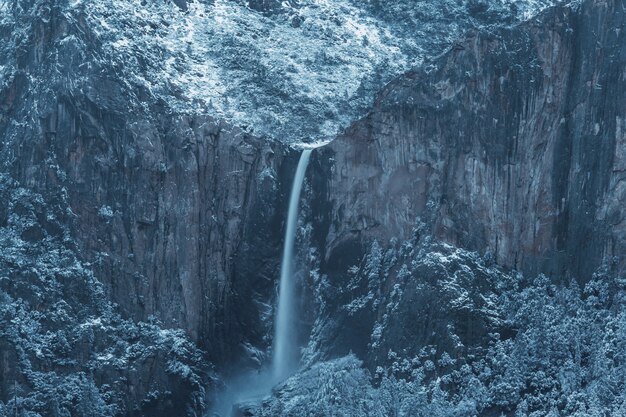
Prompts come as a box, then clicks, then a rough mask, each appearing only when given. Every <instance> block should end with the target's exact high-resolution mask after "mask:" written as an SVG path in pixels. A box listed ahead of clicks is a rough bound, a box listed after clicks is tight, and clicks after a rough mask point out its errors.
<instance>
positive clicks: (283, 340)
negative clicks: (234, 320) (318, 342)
mask: <svg viewBox="0 0 626 417" xmlns="http://www.w3.org/2000/svg"><path fill="white" fill-rule="evenodd" d="M311 151H312V150H311V149H305V150H303V151H302V155H301V156H300V161H299V162H298V168H297V169H296V175H295V177H294V179H293V186H292V188H291V197H290V199H289V212H288V215H287V228H286V230H285V247H284V249H283V259H282V263H281V267H280V288H279V293H278V314H277V315H276V322H275V326H274V357H273V361H272V368H273V369H272V372H273V377H274V379H275V380H281V379H283V378H285V377H286V376H288V375H289V373H290V372H292V371H293V370H295V368H296V367H297V366H298V362H299V361H300V358H299V355H298V345H297V338H296V329H295V294H294V289H295V285H294V284H295V283H294V282H293V249H294V243H295V240H296V228H297V224H298V203H299V202H300V192H301V191H302V183H303V182H304V174H305V172H306V167H307V165H308V164H309V157H310V156H311Z"/></svg>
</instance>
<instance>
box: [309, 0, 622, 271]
mask: <svg viewBox="0 0 626 417" xmlns="http://www.w3.org/2000/svg"><path fill="white" fill-rule="evenodd" d="M624 22H625V17H624V8H623V4H622V3H621V2H620V1H598V2H594V1H589V2H583V3H582V4H580V5H572V6H564V7H555V8H552V9H549V10H547V11H546V12H544V13H543V14H541V15H540V17H538V18H537V19H533V20H531V21H529V22H526V23H523V24H521V25H519V26H515V27H513V28H508V29H501V30H495V31H478V32H473V33H470V34H469V35H468V37H467V38H466V39H464V40H463V41H460V42H458V43H456V44H455V45H454V46H453V47H452V48H451V50H450V51H449V52H447V53H445V54H443V55H442V56H441V57H439V58H437V59H435V60H434V61H432V62H431V63H430V65H427V66H426V67H425V68H424V69H421V70H418V71H414V72H410V73H408V74H407V75H405V76H403V77H400V78H398V79H397V80H395V81H393V82H392V83H390V84H389V85H388V86H387V87H386V88H385V90H384V91H383V92H382V93H381V95H380V96H379V98H378V99H377V101H376V104H375V105H374V108H373V109H372V111H371V112H370V114H369V115H368V116H367V117H366V118H364V119H362V120H361V121H359V122H357V123H355V124H354V125H353V126H352V127H351V128H350V129H348V130H347V131H346V132H345V133H344V134H342V135H340V136H339V137H338V138H337V139H336V140H335V141H333V142H332V143H331V144H330V145H329V146H328V147H327V148H328V149H327V150H325V151H324V152H323V153H322V154H321V155H322V156H320V158H321V159H323V160H324V161H325V164H326V165H327V167H326V171H324V172H321V173H316V175H324V176H325V177H326V178H328V184H327V185H325V187H324V189H323V191H322V193H323V194H324V195H325V197H326V198H327V200H328V201H329V202H330V204H331V206H332V214H331V215H330V218H329V221H330V231H329V233H328V237H327V238H326V239H325V243H324V245H325V248H326V249H325V251H326V260H327V261H328V260H331V263H332V258H333V254H334V253H335V252H337V251H339V252H342V251H346V250H348V248H349V247H354V248H358V247H360V246H361V245H362V243H363V242H364V241H368V240H371V239H374V238H378V239H382V240H383V241H386V240H387V239H389V238H391V237H394V236H395V237H409V236H410V234H411V230H412V229H413V228H414V227H415V225H416V221H421V222H424V223H426V225H427V229H428V232H429V233H432V235H433V236H435V237H436V238H437V239H441V240H442V241H445V242H448V243H451V244H454V245H457V246H459V247H463V248H467V249H470V250H476V251H479V252H481V253H488V254H489V255H490V256H491V257H493V259H494V261H495V262H496V263H497V264H499V265H501V266H504V267H506V268H515V269H518V270H520V271H523V272H526V273H529V274H535V273H538V272H543V273H547V274H549V275H551V276H553V277H555V278H559V277H561V278H562V277H571V276H574V277H576V278H578V279H579V280H581V281H585V280H588V279H589V278H590V277H591V274H592V273H593V271H594V270H595V269H596V268H598V267H599V266H600V265H602V264H607V265H610V266H612V267H615V269H616V270H617V271H623V270H624V267H625V266H626V264H625V263H624V262H625V259H624V257H623V256H621V254H623V253H624V249H625V248H626V247H625V246H624V245H625V242H624V235H625V234H624V232H625V229H624V224H625V223H624V216H625V214H624V211H623V206H624V202H625V199H626V194H625V187H626V185H625V184H626V183H625V178H626V177H624V155H626V133H625V129H624V126H625V123H626V122H625V117H626V113H625V110H624V109H626V105H625V104H626V96H625V94H624V91H625V87H626V86H625V82H626V80H625V75H624V68H625V67H626V38H625V34H624V30H623V28H624ZM418 219H419V220H418ZM339 252H338V253H339ZM348 252H349V250H348ZM357 252H358V250H357Z"/></svg>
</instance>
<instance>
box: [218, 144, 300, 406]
mask: <svg viewBox="0 0 626 417" xmlns="http://www.w3.org/2000/svg"><path fill="white" fill-rule="evenodd" d="M311 152H312V149H305V150H303V151H302V155H300V160H299V162H298V168H297V169H296V174H295V176H294V179H293V185H292V187H291V195H290V197H289V209H288V210H289V211H288V214H287V224H286V228H285V242H284V248H283V257H282V261H281V269H280V284H279V293H278V309H277V310H278V311H277V314H276V317H275V321H274V344H273V357H272V362H271V364H269V365H270V367H269V368H262V369H260V370H258V371H252V372H245V373H242V374H239V375H235V376H234V377H232V378H231V379H230V380H229V381H228V382H227V389H226V390H224V391H223V392H221V394H220V397H219V399H218V400H217V401H216V403H215V406H214V407H213V411H212V413H209V415H214V416H233V415H240V414H241V412H240V411H241V410H244V409H245V407H246V404H247V403H248V402H251V403H254V402H255V401H258V400H259V399H260V398H262V397H263V396H264V395H267V394H268V393H269V392H270V389H271V387H272V386H273V385H274V384H276V383H278V382H280V381H281V380H283V379H285V378H286V377H288V376H289V375H290V374H292V373H294V372H295V371H297V370H298V366H299V363H300V355H299V352H298V349H299V347H298V338H297V326H296V323H297V314H298V312H297V305H296V302H295V299H296V294H295V289H296V286H295V282H294V259H293V257H294V255H293V253H294V246H295V240H296V232H297V227H298V204H299V202H300V193H301V191H302V184H303V183H304V174H305V173H306V168H307V165H308V164H309V158H310V156H311Z"/></svg>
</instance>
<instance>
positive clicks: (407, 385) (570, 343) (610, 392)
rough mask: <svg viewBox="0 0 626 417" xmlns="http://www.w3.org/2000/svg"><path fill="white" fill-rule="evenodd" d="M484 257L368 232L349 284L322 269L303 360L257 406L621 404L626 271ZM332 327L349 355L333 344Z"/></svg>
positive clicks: (398, 411) (272, 411)
mask: <svg viewBox="0 0 626 417" xmlns="http://www.w3.org/2000/svg"><path fill="white" fill-rule="evenodd" d="M417 234H418V235H419V233H417ZM489 258H490V256H489V254H487V255H486V256H480V255H478V254H476V253H472V252H467V251H464V250H461V249H457V248H454V247H451V246H448V245H442V244H436V243H432V242H431V241H430V238H429V237H425V238H422V239H418V238H416V239H413V240H411V241H407V242H405V243H403V244H401V245H400V244H398V243H396V242H392V243H391V244H390V245H389V247H388V248H386V249H384V248H383V247H381V245H379V244H378V243H376V242H374V243H373V245H372V247H371V250H370V252H369V254H368V255H367V256H366V257H365V258H364V259H363V262H362V263H361V264H360V265H357V266H355V267H353V268H351V269H350V271H349V272H348V274H347V280H348V281H347V283H346V282H332V281H330V280H329V279H328V277H323V276H322V277H318V278H317V282H318V290H319V292H318V296H319V299H320V300H324V304H323V305H322V306H321V314H320V319H319V320H318V323H316V326H315V328H314V332H313V334H314V336H313V338H312V340H313V342H312V345H311V346H309V348H308V354H309V359H310V362H309V365H308V366H307V367H306V368H305V370H304V371H302V372H301V373H299V374H298V375H296V376H294V377H292V378H291V379H289V380H288V381H286V382H285V383H284V385H282V386H280V387H278V388H277V390H276V391H275V392H274V395H273V396H272V397H270V398H267V399H266V400H265V401H264V402H263V403H262V404H261V405H260V406H259V409H258V410H259V412H260V413H261V415H264V416H278V415H284V416H286V415H302V416H318V415H336V416H353V415H369V416H424V417H426V416H429V417H434V416H442V417H443V416H464V417H465V416H489V415H493V416H501V415H502V416H533V417H539V416H550V417H556V416H578V417H583V416H607V415H611V416H617V415H624V414H626V404H625V401H626V395H625V392H626V378H625V377H624V375H626V280H624V279H622V278H617V277H615V275H614V274H612V273H611V269H610V266H609V267H606V268H604V269H602V270H601V271H598V272H597V273H596V274H595V276H594V277H593V279H592V280H591V281H589V282H587V283H585V284H584V285H583V284H580V285H579V284H577V283H576V281H574V280H572V281H571V282H563V283H554V282H552V281H551V280H550V279H548V278H547V277H545V276H543V275H540V276H538V277H536V278H532V279H529V278H525V277H523V276H521V275H520V274H516V273H505V272H503V271H500V270H499V269H498V268H496V267H494V266H490V259H489ZM334 306H338V307H334ZM364 323H365V324H364ZM359 326H361V327H363V328H365V329H367V331H363V332H362V337H361V338H359V335H358V334H357V335H355V334H352V335H351V336H349V337H350V339H346V338H345V337H346V336H345V333H346V332H349V331H350V329H351V328H357V327H359ZM342 337H344V339H341V338H342ZM337 338H339V339H340V340H341V343H340V344H344V343H349V344H347V345H349V346H350V347H351V349H354V350H355V351H358V352H357V354H356V355H354V354H350V353H348V352H342V351H341V350H340V349H335V350H334V351H332V349H333V343H334V342H333V341H334V340H335V339H337ZM328 348H330V349H331V351H330V352H324V350H325V349H328ZM346 354H347V355H346ZM325 355H326V357H332V356H339V358H338V359H333V360H328V359H324V356H325ZM343 355H346V356H343ZM357 356H358V358H357Z"/></svg>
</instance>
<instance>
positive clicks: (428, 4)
mask: <svg viewBox="0 0 626 417" xmlns="http://www.w3.org/2000/svg"><path fill="white" fill-rule="evenodd" d="M550 2H551V0H540V1H536V0H531V1H519V2H513V1H510V0H508V1H504V0H493V1H490V2H485V1H482V2H481V1H475V0H472V1H469V2H467V1H457V0H443V1H437V2H432V1H406V0H395V1H390V2H379V1H376V0H370V1H365V2H363V1H356V0H341V1H327V0H302V1H299V2H282V3H279V2H276V5H275V7H269V6H266V7H265V8H263V7H260V9H261V11H259V10H255V9H254V8H251V7H250V4H253V5H254V4H255V3H256V2H241V1H232V0H231V1H229V0H215V1H212V2H211V1H193V2H190V3H188V4H187V5H186V7H185V8H186V10H185V11H183V10H182V9H181V8H180V7H178V6H177V5H175V4H173V3H169V2H162V1H155V2H152V1H151V2H141V1H139V0H100V1H93V0H77V1H76V2H74V3H73V4H72V5H71V8H68V11H67V12H68V13H69V14H72V15H73V16H74V17H75V19H76V20H77V21H84V22H85V25H84V26H85V27H87V28H89V30H91V31H93V35H94V40H95V41H97V43H99V44H101V48H102V50H101V56H100V57H99V58H100V59H102V60H105V61H106V62H107V64H108V65H110V66H112V67H113V68H115V70H116V73H117V75H118V76H119V77H120V78H121V79H124V80H126V81H127V82H128V83H130V84H131V85H135V86H140V87H143V88H145V89H146V90H147V91H149V92H150V94H152V95H154V96H157V97H160V98H163V99H164V100H165V101H166V102H167V103H168V104H169V105H170V106H171V108H172V109H174V110H175V111H182V112H208V113H209V114H211V115H214V116H217V117H220V118H224V119H227V120H229V121H231V122H232V123H234V124H236V125H240V126H247V127H249V128H250V130H252V131H254V132H255V133H256V134H261V135H269V136H274V137H276V138H278V139H279V140H281V141H285V142H292V141H295V140H300V139H305V138H307V137H313V138H318V137H324V136H329V135H333V134H335V133H336V132H337V131H338V130H339V129H340V128H342V127H345V126H347V125H348V124H349V123H350V122H351V121H353V120H354V119H355V118H357V117H359V116H361V115H362V114H364V113H365V112H366V110H367V108H368V106H370V105H371V102H372V99H373V97H374V95H375V94H376V92H377V91H378V90H379V89H380V88H381V87H382V86H383V85H384V84H385V83H386V82H388V81H389V80H390V79H391V78H392V77H393V76H395V75H398V74H400V73H402V72H404V71H406V70H407V69H408V68H410V67H411V66H414V65H416V64H419V63H420V62H422V61H423V60H424V58H427V57H428V56H432V55H433V54H437V53H439V52H441V51H442V50H443V49H444V48H445V47H446V46H447V45H449V44H450V43H451V42H452V41H453V40H454V39H455V38H456V37H457V36H458V35H459V34H460V33H461V32H463V31H465V30H467V29H468V28H471V27H473V26H477V25H483V24H502V23H505V24H509V23H512V22H514V21H515V20H516V19H519V18H527V17H528V16H530V15H532V13H534V12H536V11H538V10H539V9H541V8H542V7H544V6H546V5H547V4H549V3H550ZM264 3H271V2H264ZM513 5H516V6H514V7H513ZM263 11H265V12H263Z"/></svg>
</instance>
